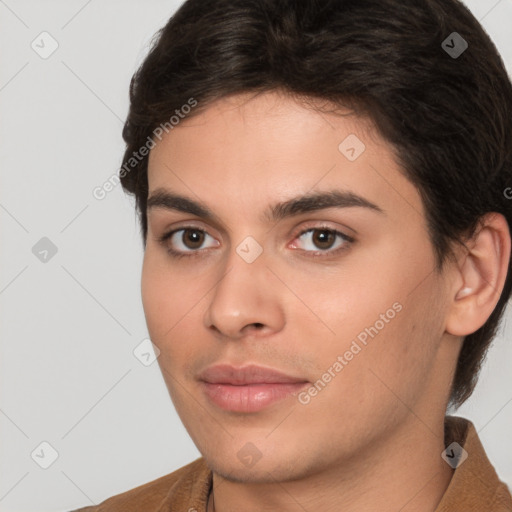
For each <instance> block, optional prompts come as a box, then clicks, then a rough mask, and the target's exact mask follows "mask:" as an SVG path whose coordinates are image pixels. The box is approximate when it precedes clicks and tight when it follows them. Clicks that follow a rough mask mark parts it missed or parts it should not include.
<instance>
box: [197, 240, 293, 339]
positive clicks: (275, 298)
mask: <svg viewBox="0 0 512 512" xmlns="http://www.w3.org/2000/svg"><path fill="white" fill-rule="evenodd" d="M222 271H223V274H222V275H221V276H220V278H219V280H218V282H217V285H216V286H215V287H214V290H213V292H212V293H211V294H210V295H209V304H208V307H207V309H206V311H205V315H204V325H205V327H206V328H207V329H209V330H211V331H214V332H215V334H216V335H217V336H218V337H222V338H230V339H240V338H243V337H244V336H247V335H248V334H250V335H258V336H264V335H268V334H270V333H273V332H277V331H279V330H281V329H282V328H283V326H284V324H285V315H284V309H283V302H282V295H281V294H283V293H285V287H283V285H282V283H280V281H279V280H278V279H276V277H275V275H274V274H273V273H272V272H271V271H270V270H269V268H268V266H267V261H266V258H265V256H264V253H262V254H261V255H260V256H259V257H258V258H257V259H256V260H255V261H253V262H252V263H248V262H246V261H244V259H242V258H241V257H240V256H239V255H238V254H237V253H236V251H235V250H234V249H233V251H232V254H230V257H229V259H228V260H227V262H226V265H225V266H223V267H222Z"/></svg>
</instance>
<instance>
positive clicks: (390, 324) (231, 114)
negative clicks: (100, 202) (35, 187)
mask: <svg viewBox="0 0 512 512" xmlns="http://www.w3.org/2000/svg"><path fill="white" fill-rule="evenodd" d="M130 100H131V105H130V112H129V115H128V119H127V121H126V125H125V129H124V132H123V136H124V139H125V141H126V144H127V149H126V153H125V157H124V161H123V166H122V168H121V171H120V176H121V180H122V184H123V186H124V188H125V190H126V191H128V192H130V193H133V194H134V195H135V197H136V201H137V208H138V212H139V215H140V220H141V226H142V236H143V241H144V247H145V253H144V264H143V271H142V299H143V305H144V312H145V316H146V320H147V325H148V330H149V333H150V337H151V340H152V341H153V343H154V344H155V346H157V347H158V349H159V351H160V356H159V358H158V361H159V365H160V368H161V370H162V373H163V376H164V379H165V381H166V384H167V387H168V390H169V393H170V397H171V399H172V401H173V404H174V406H175V407H176V410H177V412H178V414H179V416H180V418H181V420H182V421H183V424H184V425H185V427H186V429H187V431H188V433H189V434H190V436H191V438H192V439H193V441H194V443H195V444H196V446H197V448H198V450H199V451H200V452H201V454H202V457H201V458H200V459H197V460H196V461H194V462H192V463H190V464H189V465H187V466H184V467H182V468H180V469H179V470H177V471H175V472H173V473H171V474H169V475H166V476H163V477H161V478H159V479H158V480H155V481H153V482H149V483H146V484H144V485H142V486H140V487H137V488H136V489H132V490H130V491H127V492H125V493H122V494H120V495H118V496H114V497H111V498H109V499H107V500H106V501H104V502H103V503H102V504H100V505H98V506H96V507H86V508H84V509H81V510H84V511H90V512H92V511H98V512H99V511H102V512H103V511H109V512H110V511H123V512H128V511H155V512H156V511H159V512H163V511H171V510H172V511H175V510H176V511H177V510H183V511H187V510H188V511H189V512H192V511H217V512H234V511H239V510H244V511H247V512H256V511H261V510H279V511H304V510H323V511H326V512H327V511H339V510H343V511H344V512H354V511H366V510H372V511H373V510H379V511H380V512H391V511H393V512H396V511H399V510H400V511H402V512H413V511H414V512H427V511H437V512H441V511H443V512H444V511H468V510H486V511H492V512H500V511H511V510H512V498H511V496H510V492H509V490H508V489H507V487H506V485H505V484H503V483H502V482H500V481H499V479H498V477H497V475H496V472H495V470H494V468H493V467H492V465H491V463H490V462H489V460H488V459H487V457H486V455H485V452H484V450H483V448H482V446H481V443H480V441H479V439H478V435H477V433H476V431H475V428H474V426H473V425H472V424H471V423H470V422H469V421H467V420H465V419H463V418H457V417H451V416H446V411H447V407H448V405H449V404H451V405H455V406H458V405H460V404H461V403H463V402H464V401H465V400H466V399H467V398H468V397H469V396H470V395H471V393H472V391H473V389H474V386H475V384H476V378H477V375H478V370H479V367H480V364H481V362H482V359H483V357H484V355H485V352H486V350H487V348H488V347H489V344H490V342H491V341H492V338H493V337H494V335H495V333H496V329H497V327H498V325H499V321H500V319H501V317H502V314H503V311H504V307H505V305H506V303H507V300H508V298H509V296H510V293H511V268H510V266H511V260H510V254H511V240H510V224H511V221H512V207H511V202H510V197H512V194H509V193H507V190H509V191H510V188H509V187H510V184H511V183H512V150H511V148H512V86H511V83H510V80H509V79H508V77H507V74H506V71H505V69H504V66H503V63H502V61H501V58H500V57H499V55H498V54H497V51H496V49H495V47H494V46H493V44H492V42H491V41H490V39H489V38H488V36H487V35H486V34H485V32H484V31H483V29H482V28H481V26H480V25H479V24H478V22H477V21H476V20H475V19H474V17H473V16H472V15H471V14H470V12H469V11H468V10H467V8H465V7H464V6H463V5H462V4H461V3H460V2H458V1H456V0H423V1H418V2H408V3H405V4H404V3H402V2H399V1H398V0H358V1H357V2H352V1H343V0H337V1H324V2H317V1H315V0H304V1H300V2H299V1H297V0H294V1H292V0H259V1H247V0H229V1H228V0H207V1H205V0H189V1H187V2H185V3H184V4H183V5H182V7H181V8H180V9H179V10H178V11H177V13H176V14H175V15H174V16H173V17H172V18H171V19H170V21H169V22H168V24H167V25H166V26H165V27H164V28H163V30H162V31H161V33H160V34H159V38H158V40H157V41H156V42H155V45H154V46H153V48H152V50H151V52H150V54H149V56H148V57H147V58H146V60H145V62H144V63H143V64H142V66H141V68H140V69H139V71H138V72H137V73H136V74H135V76H134V78H133V80H132V84H131V88H130Z"/></svg>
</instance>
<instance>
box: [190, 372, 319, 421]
mask: <svg viewBox="0 0 512 512" xmlns="http://www.w3.org/2000/svg"><path fill="white" fill-rule="evenodd" d="M199 380H200V385H201V388H202V391H203V392H204V394H205V395H206V397H207V398H208V399H209V400H210V401H211V402H212V403H214V404H215V405H217V406H218V407H220V408H221V409H223V410H228V411H234V412H245V413H249V412H257V411H260V410H262V409H264V408H265V407H268V406H270V405H271V404H274V403H276V402H279V401H282V400H284V399H286V398H289V397H290V396H294V395H296V394H297V393H298V392H299V391H300V390H301V389H303V388H305V387H307V386H308V385H309V384H310V383H309V382H308V381H307V380H305V379H303V378H299V377H294V376H290V375H286V374H285V373H282V372H280V371H278V370H275V369H271V368H265V367H262V366H257V365H246V366H243V367H241V368H236V367H234V366H231V365H226V364H224V365H216V366H211V367H209V368H207V369H206V371H204V372H203V373H202V374H201V375H200V377H199Z"/></svg>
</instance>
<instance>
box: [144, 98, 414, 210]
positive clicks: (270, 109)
mask: <svg viewBox="0 0 512 512" xmlns="http://www.w3.org/2000/svg"><path fill="white" fill-rule="evenodd" d="M198 107H199V108H200V107H201V105H199V106H198ZM330 107H331V108H332V106H331V105H329V104H326V102H321V101H320V100H317V99H311V98H305V99H304V100H303V99H302V98H301V99H299V100H297V99H296V98H292V97H290V96H287V95H284V94H281V93H279V92H275V91H272V92H266V93H264V94H259V95H254V94H252V95H249V94H243V95H235V96H231V97H228V98H223V99H221V100H218V101H216V102H214V103H212V104H210V105H208V106H207V107H206V108H204V109H203V110H200V111H199V113H196V114H195V115H194V116H192V117H190V118H189V119H187V118H185V119H183V120H182V121H181V122H180V124H179V125H177V126H175V127H174V128H173V129H172V130H170V131H169V132H168V133H166V134H164V135H163V137H162V140H161V141H157V143H156V146H155V147H154V148H153V149H152V150H151V152H150V157H149V166H148V182H149V190H150V193H149V195H150V196H151V194H152V192H154V191H155V190H156V189H165V188H171V189H172V190H173V191H175V192H178V193H181V194H182V195H186V196H189V197H195V198H198V199H199V198H200V199H201V202H203V203H206V204H215V205H216V207H220V208H221V209H222V208H226V207H231V208H236V211H237V212H239V213H240V214H247V215H250V214H251V212H253V211H254V209H257V210H259V211H260V212H261V211H263V210H264V209H265V207H266V206H267V205H268V203H270V202H275V200H276V199H281V200H286V199H287V198H290V197H292V196H293V197H295V196H297V195H299V194H306V193H309V192H313V191H315V190H331V189H333V188H336V189H338V190H339V189H344V190H347V191H352V192H354V193H359V194H360V195H365V196H366V197H367V198H368V200H369V201H371V202H372V203H374V204H379V205H380V206H381V209H382V210H387V209H388V208H391V209H392V210H393V209H394V210H401V211H400V212H399V213H401V214H404V213H408V214H410V211H408V212H407V210H410V209H411V208H413V209H414V208H415V209H416V211H417V213H420V214H421V211H422V205H421V200H420V197H419V195H418V193H417V191H416V189H415V187H414V186H413V185H412V184H411V183H410V182H409V181H408V180H407V179H406V178H405V177H404V176H403V174H402V172H401V170H400V168H399V166H398V164H397V162H396V160H395V158H394V153H393V148H392V147H391V146H390V145H389V144H387V143H386V142H385V141H384V140H383V139H382V138H381V137H380V136H379V134H378V132H377V130H376V129H375V127H374V125H373V124H372V123H371V121H369V120H368V119H366V118H361V117H358V116H357V115H355V114H354V113H353V112H352V111H350V110H349V109H346V108H345V109H338V111H337V112H335V113H333V112H328V110H329V108H330ZM196 108H197V107H196ZM319 108H320V110H318V109H319ZM397 199H398V201H397ZM219 203H220V204H219ZM244 212H245V213H244ZM260 212H259V213H260Z"/></svg>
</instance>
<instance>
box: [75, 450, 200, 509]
mask: <svg viewBox="0 0 512 512" xmlns="http://www.w3.org/2000/svg"><path fill="white" fill-rule="evenodd" d="M209 472H210V470H209V469H208V468H207V466H206V464H205V462H204V459H203V458H202V457H201V458H199V459H196V460H194V461H193V462H191V463H189V464H187V465H185V466H182V467H181V468H179V469H177V470H176V471H173V472H172V473H169V474H168V475H164V476H162V477H160V478H157V479H155V480H152V481H150V482H147V483H145V484H142V485H139V486H138V487H135V488H133V489H130V490H128V491H125V492H123V493H121V494H116V495H115V496H112V497H110V498H108V499H106V500H105V501H102V502H101V503H99V504H98V505H92V506H87V507H83V508H78V509H74V510H72V511H69V512H121V511H122V512H140V511H141V510H144V512H153V511H154V512H157V511H158V510H159V509H160V507H161V506H162V504H163V503H164V502H165V500H167V499H168V498H169V497H170V496H171V495H179V494H180V493H181V492H182V491H183V488H185V489H187V490H189V489H191V488H192V487H194V486H197V485H201V483H203V485H202V486H203V487H204V486H205V485H209V479H208V476H209ZM192 484H195V485H192Z"/></svg>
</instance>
